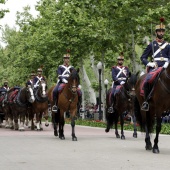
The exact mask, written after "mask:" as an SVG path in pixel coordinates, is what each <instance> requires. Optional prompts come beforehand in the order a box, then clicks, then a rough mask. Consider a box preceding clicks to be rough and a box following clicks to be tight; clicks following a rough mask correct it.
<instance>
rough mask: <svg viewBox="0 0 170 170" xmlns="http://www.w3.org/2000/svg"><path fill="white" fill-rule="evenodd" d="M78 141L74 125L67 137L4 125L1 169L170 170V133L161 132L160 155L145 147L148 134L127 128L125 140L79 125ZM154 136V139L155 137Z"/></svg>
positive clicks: (47, 129) (46, 130)
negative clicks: (15, 128) (72, 131)
mask: <svg viewBox="0 0 170 170" xmlns="http://www.w3.org/2000/svg"><path fill="white" fill-rule="evenodd" d="M76 136H77V138H78V141H72V138H71V126H70V125H66V126H65V137H66V139H65V140H60V139H59V138H58V137H55V136H54V135H53V129H52V127H51V126H49V127H44V130H43V131H40V132H39V131H31V130H29V129H28V128H26V130H25V131H24V132H20V131H14V130H10V129H5V128H0V170H48V169H49V170H160V169H161V170H169V169H170V136H166V135H160V138H159V149H160V153H159V154H153V153H152V151H146V150H145V142H144V134H142V133H141V132H138V138H137V139H135V138H133V137H132V132H129V131H125V136H126V139H125V140H121V139H117V138H116V137H115V134H114V130H111V131H110V132H109V133H105V131H104V129H103V128H91V127H82V126H76ZM154 136H155V135H154V134H153V135H152V138H151V139H152V142H153V140H154Z"/></svg>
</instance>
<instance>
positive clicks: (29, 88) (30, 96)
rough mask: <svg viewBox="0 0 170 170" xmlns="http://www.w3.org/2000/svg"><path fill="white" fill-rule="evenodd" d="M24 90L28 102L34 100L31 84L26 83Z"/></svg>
mask: <svg viewBox="0 0 170 170" xmlns="http://www.w3.org/2000/svg"><path fill="white" fill-rule="evenodd" d="M26 92H27V96H28V101H29V102H30V103H33V102H34V101H35V97H34V93H33V86H31V85H27V86H26Z"/></svg>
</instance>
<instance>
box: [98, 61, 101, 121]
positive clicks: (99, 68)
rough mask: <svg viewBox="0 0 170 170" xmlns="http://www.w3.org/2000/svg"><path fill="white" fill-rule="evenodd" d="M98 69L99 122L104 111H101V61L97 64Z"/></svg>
mask: <svg viewBox="0 0 170 170" xmlns="http://www.w3.org/2000/svg"><path fill="white" fill-rule="evenodd" d="M97 69H98V71H99V120H102V111H101V90H102V89H101V72H102V63H101V62H100V61H99V63H98V64H97Z"/></svg>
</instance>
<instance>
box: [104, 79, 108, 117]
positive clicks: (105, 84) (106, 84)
mask: <svg viewBox="0 0 170 170" xmlns="http://www.w3.org/2000/svg"><path fill="white" fill-rule="evenodd" d="M108 84H109V81H108V80H107V79H105V81H104V86H105V108H104V109H105V115H106V108H107V106H106V103H107V102H106V98H107V86H108ZM103 115H104V114H103ZM105 115H104V120H105V118H106V116H105Z"/></svg>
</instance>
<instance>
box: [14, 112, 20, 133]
mask: <svg viewBox="0 0 170 170" xmlns="http://www.w3.org/2000/svg"><path fill="white" fill-rule="evenodd" d="M13 116H14V129H15V130H18V128H19V125H18V117H19V116H18V114H17V112H16V111H15V112H14V113H13Z"/></svg>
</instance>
